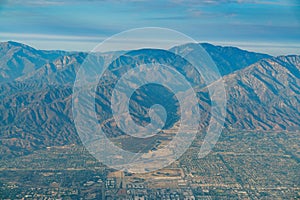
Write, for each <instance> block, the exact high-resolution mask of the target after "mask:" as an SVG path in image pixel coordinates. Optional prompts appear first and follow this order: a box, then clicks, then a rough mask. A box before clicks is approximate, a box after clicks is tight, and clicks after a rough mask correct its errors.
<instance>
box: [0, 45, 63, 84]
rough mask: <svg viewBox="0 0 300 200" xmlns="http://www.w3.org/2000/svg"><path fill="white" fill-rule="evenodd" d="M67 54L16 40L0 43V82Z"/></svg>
mask: <svg viewBox="0 0 300 200" xmlns="http://www.w3.org/2000/svg"><path fill="white" fill-rule="evenodd" d="M64 54H68V53H67V52H63V51H42V50H36V49H34V48H32V47H30V46H27V45H24V44H21V43H17V42H11V41H9V42H3V43H0V82H7V81H12V80H15V79H16V78H18V77H20V76H22V75H25V74H28V73H31V72H34V71H35V70H37V69H39V68H40V67H42V66H43V65H45V64H46V63H48V62H52V61H53V60H55V59H56V58H58V57H60V56H62V55H64Z"/></svg>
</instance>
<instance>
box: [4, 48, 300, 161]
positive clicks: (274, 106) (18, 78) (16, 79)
mask: <svg viewBox="0 0 300 200" xmlns="http://www.w3.org/2000/svg"><path fill="white" fill-rule="evenodd" d="M1 45H2V46H5V45H6V46H5V48H6V50H7V51H6V50H3V48H2V51H1V56H2V58H3V60H1V63H4V64H3V65H1V68H0V71H1V73H2V72H5V73H7V74H8V75H9V76H7V77H4V76H3V77H4V78H3V77H2V79H1V81H0V147H1V148H0V156H1V157H3V156H6V157H10V156H14V155H22V154H26V153H30V152H32V151H34V150H35V149H40V148H45V147H47V146H52V145H65V144H71V143H80V140H79V137H78V136H77V134H76V130H75V127H74V123H73V117H72V112H71V95H72V85H73V81H74V80H75V75H76V71H77V70H78V68H79V67H80V65H81V63H82V62H83V60H84V58H85V56H86V54H85V53H68V52H57V51H50V52H44V51H39V50H35V49H33V48H30V47H28V46H26V45H24V46H22V45H20V44H12V43H11V42H10V43H7V44H4V45H3V44H1ZM203 46H204V48H206V49H208V50H207V51H208V53H209V54H211V56H212V58H213V59H216V60H215V63H216V64H217V66H218V67H219V69H220V71H221V73H222V74H223V75H224V74H227V75H226V76H224V81H225V85H226V90H227V97H228V104H227V118H226V123H225V127H226V128H228V129H231V128H234V129H238V130H242V129H251V130H289V129H294V130H295V129H297V130H299V129H300V115H299V113H300V101H299V100H300V87H299V85H300V72H299V69H300V65H299V63H300V61H299V56H282V57H277V58H273V57H270V56H268V55H265V54H256V53H251V52H247V51H243V50H239V49H236V48H233V47H228V48H227V47H226V48H223V47H216V46H212V45H209V44H204V45H203ZM187 47H188V48H193V46H188V45H183V46H181V47H176V48H178V49H179V50H180V49H184V48H187ZM5 51H6V53H5ZM222 55H223V57H222ZM175 57H176V56H175ZM175 57H174V55H173V54H171V53H167V52H164V51H161V50H138V51H133V52H130V53H129V55H127V56H125V57H122V58H120V59H119V60H116V61H115V62H113V63H112V65H111V70H112V72H113V73H114V75H115V76H114V77H115V78H117V77H118V76H121V75H122V74H123V73H124V69H125V68H126V69H127V70H128V69H130V68H132V67H134V66H138V65H137V64H142V63H147V62H152V61H155V62H163V63H167V64H169V65H171V66H174V67H175V68H177V70H179V71H181V73H182V74H183V75H184V76H185V77H186V78H187V79H188V80H189V81H190V82H192V83H193V85H194V86H195V87H197V86H199V85H202V84H203V82H201V80H199V77H198V76H197V74H196V73H191V68H190V66H189V65H188V63H186V61H182V62H179V63H172V62H173V61H174V58H175ZM100 58H101V55H99V59H100ZM132 58H134V59H132ZM17 61H18V62H17ZM11 63H15V64H14V65H12V64H11ZM247 64H249V65H250V66H246V65H247ZM3 66H4V67H3ZM124 67H125V68H124ZM5 70H7V71H5ZM14 70H16V71H15V72H14ZM228 73H229V74H228ZM113 86H114V85H113V84H111V85H102V87H99V90H98V93H97V96H96V105H95V107H96V110H97V111H99V112H100V111H102V112H101V113H100V114H99V116H98V117H99V119H100V120H107V123H106V124H104V125H103V126H104V128H106V129H107V130H106V133H108V134H109V135H110V136H111V137H116V136H119V135H120V134H118V132H117V129H116V127H115V125H114V123H113V121H111V120H109V119H110V118H111V116H110V111H109V109H108V108H109V107H110V103H109V100H110V95H111V91H112V88H113ZM197 89H198V95H199V101H200V107H201V111H202V113H201V115H203V116H206V113H207V112H208V111H209V109H210V107H209V105H210V102H209V95H208V93H207V90H206V89H205V88H203V87H202V88H201V87H200V88H199V87H197ZM165 91H166V90H163V88H159V87H156V86H153V87H150V88H144V89H141V90H139V91H138V92H137V93H136V94H134V95H133V96H132V101H131V105H132V106H131V107H130V111H131V114H132V117H133V119H134V120H135V121H136V122H138V123H140V124H147V123H149V116H148V113H147V109H148V108H149V106H151V105H153V103H155V102H162V103H164V105H165V106H167V107H168V109H169V113H170V119H169V121H168V126H169V127H170V126H172V125H174V124H175V123H176V121H177V120H178V112H177V109H178V107H177V106H170V105H174V102H176V101H175V100H174V98H173V97H172V95H171V94H169V93H166V92H165ZM157 92H158V94H159V95H156V96H155V94H157ZM146 93H147V94H153V98H145V94H146ZM164 99H167V101H162V100H164ZM170 102H172V103H170ZM169 104H170V105H169ZM168 105H169V106H168Z"/></svg>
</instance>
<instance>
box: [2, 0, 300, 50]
mask: <svg viewBox="0 0 300 200" xmlns="http://www.w3.org/2000/svg"><path fill="white" fill-rule="evenodd" d="M141 27H163V28H169V29H174V30H176V31H179V32H182V33H184V34H186V35H188V36H190V37H192V38H193V39H195V40H196V41H199V42H210V43H213V44H218V45H227V46H237V47H240V48H243V49H247V50H251V51H258V52H264V53H269V54H272V55H282V54H300V1H299V0H158V1H157V0H87V1H80V0H37V1H34V0H0V41H8V40H13V41H18V42H22V43H25V44H28V45H31V46H33V47H35V48H38V49H61V50H71V51H90V50H91V49H93V48H94V47H95V46H96V45H97V44H98V43H100V42H101V41H103V40H105V39H106V38H108V37H110V36H112V35H114V34H118V33H120V32H122V31H126V30H128V29H133V28H141Z"/></svg>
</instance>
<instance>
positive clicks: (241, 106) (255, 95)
mask: <svg viewBox="0 0 300 200" xmlns="http://www.w3.org/2000/svg"><path fill="white" fill-rule="evenodd" d="M224 80H225V83H226V85H227V87H226V90H227V93H228V106H227V109H228V115H227V122H226V124H227V126H228V127H232V128H235V129H264V130H286V129H287V130H299V128H300V57H299V56H281V57H277V58H269V59H264V60H261V61H259V62H257V63H255V64H253V65H251V66H249V67H248V68H246V69H243V70H240V71H237V72H236V73H234V74H230V75H228V76H225V77H224Z"/></svg>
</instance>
